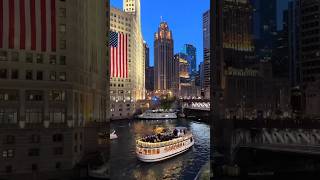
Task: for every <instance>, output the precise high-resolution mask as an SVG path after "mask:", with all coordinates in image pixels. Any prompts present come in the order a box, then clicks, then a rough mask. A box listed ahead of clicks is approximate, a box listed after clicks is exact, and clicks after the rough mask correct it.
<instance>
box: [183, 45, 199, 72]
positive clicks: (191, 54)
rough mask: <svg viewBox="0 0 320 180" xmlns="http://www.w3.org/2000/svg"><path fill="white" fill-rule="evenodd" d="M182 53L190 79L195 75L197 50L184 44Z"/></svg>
mask: <svg viewBox="0 0 320 180" xmlns="http://www.w3.org/2000/svg"><path fill="white" fill-rule="evenodd" d="M182 53H184V54H186V55H187V60H188V63H189V64H190V67H189V74H190V76H191V78H194V75H195V74H196V73H197V49H196V48H195V47H194V46H193V45H192V44H185V45H184V46H183V49H182Z"/></svg>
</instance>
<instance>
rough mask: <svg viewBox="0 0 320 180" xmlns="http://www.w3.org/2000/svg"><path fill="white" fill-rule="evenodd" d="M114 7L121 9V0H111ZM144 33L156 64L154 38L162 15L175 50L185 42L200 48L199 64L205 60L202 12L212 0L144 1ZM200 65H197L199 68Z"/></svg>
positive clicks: (176, 51) (178, 49) (180, 47)
mask: <svg viewBox="0 0 320 180" xmlns="http://www.w3.org/2000/svg"><path fill="white" fill-rule="evenodd" d="M110 3H111V6H113V7H117V8H120V9H122V0H111V1H110ZM140 3H141V21H142V27H141V28H142V35H143V38H144V40H145V41H146V42H147V44H148V45H149V48H150V64H151V66H153V64H154V63H153V41H154V33H155V32H157V30H158V27H159V24H160V17H161V16H162V17H163V20H164V21H166V22H167V23H168V25H169V28H170V29H171V31H172V34H173V40H174V53H178V52H180V51H181V50H182V47H183V45H184V44H192V45H194V46H195V47H196V48H197V64H199V63H200V62H202V61H203V39H202V14H203V13H204V12H206V11H207V10H209V8H210V0H197V3H195V0H161V1H155V0H141V1H140ZM197 68H198V67H197Z"/></svg>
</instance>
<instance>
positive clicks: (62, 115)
mask: <svg viewBox="0 0 320 180" xmlns="http://www.w3.org/2000/svg"><path fill="white" fill-rule="evenodd" d="M48 115H49V122H51V123H65V122H66V109H65V108H54V109H49V112H48ZM25 118H26V119H25V122H26V123H27V124H40V123H42V122H43V119H44V111H43V109H40V108H39V109H37V108H32V109H26V110H25ZM17 122H18V109H0V124H17Z"/></svg>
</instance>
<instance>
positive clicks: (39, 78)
mask: <svg viewBox="0 0 320 180" xmlns="http://www.w3.org/2000/svg"><path fill="white" fill-rule="evenodd" d="M37 80H43V71H37Z"/></svg>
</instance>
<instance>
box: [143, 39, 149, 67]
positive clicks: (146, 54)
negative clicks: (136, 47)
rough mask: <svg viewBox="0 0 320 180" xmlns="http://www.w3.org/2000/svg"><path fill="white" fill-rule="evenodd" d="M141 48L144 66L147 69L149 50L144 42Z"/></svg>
mask: <svg viewBox="0 0 320 180" xmlns="http://www.w3.org/2000/svg"><path fill="white" fill-rule="evenodd" d="M143 48H144V59H145V68H146V69H147V68H148V67H150V50H149V46H148V44H147V43H146V42H143Z"/></svg>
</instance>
